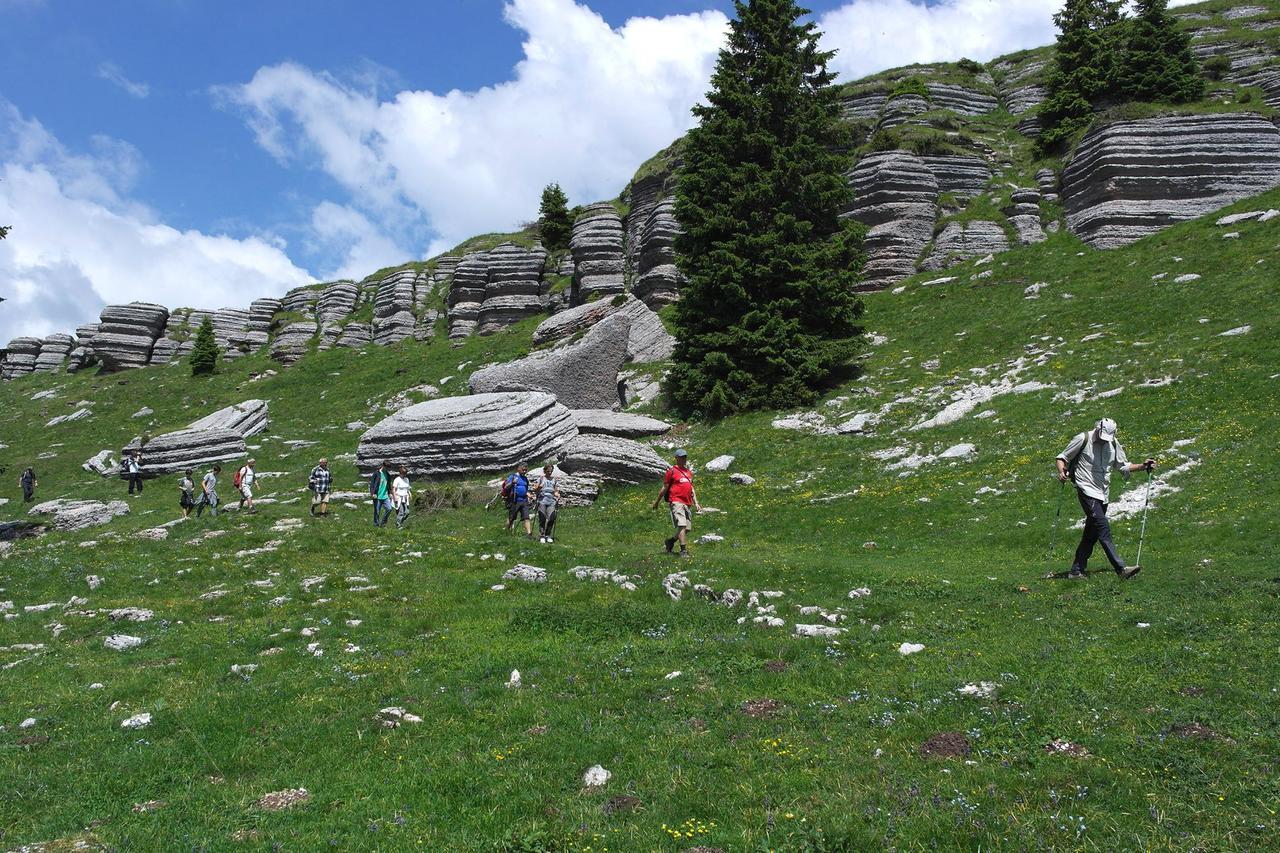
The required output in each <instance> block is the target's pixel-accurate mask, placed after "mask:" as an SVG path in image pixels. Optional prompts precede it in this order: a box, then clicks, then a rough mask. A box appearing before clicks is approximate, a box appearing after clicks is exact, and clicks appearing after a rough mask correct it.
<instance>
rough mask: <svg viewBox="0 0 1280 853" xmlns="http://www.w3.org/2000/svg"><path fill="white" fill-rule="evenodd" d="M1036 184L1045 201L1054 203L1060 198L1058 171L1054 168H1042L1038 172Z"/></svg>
mask: <svg viewBox="0 0 1280 853" xmlns="http://www.w3.org/2000/svg"><path fill="white" fill-rule="evenodd" d="M1036 186H1037V188H1039V190H1040V196H1041V198H1043V199H1044V200H1045V201H1047V202H1049V203H1051V204H1053V203H1056V202H1057V201H1058V200H1059V196H1058V173H1057V172H1055V171H1053V169H1041V170H1040V171H1038V172H1036Z"/></svg>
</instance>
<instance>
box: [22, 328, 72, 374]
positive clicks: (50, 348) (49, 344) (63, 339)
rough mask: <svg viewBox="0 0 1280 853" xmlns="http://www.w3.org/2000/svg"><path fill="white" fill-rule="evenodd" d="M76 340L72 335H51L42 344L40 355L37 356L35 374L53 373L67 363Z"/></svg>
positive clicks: (34, 367)
mask: <svg viewBox="0 0 1280 853" xmlns="http://www.w3.org/2000/svg"><path fill="white" fill-rule="evenodd" d="M75 343H76V341H75V338H73V337H71V336H70V335H64V334H56V335H50V336H49V337H47V338H45V339H44V340H43V341H41V342H40V354H39V355H38V356H36V363H35V365H34V366H33V368H32V369H33V371H34V372H35V373H53V372H54V371H56V370H59V369H60V368H61V367H62V365H63V364H64V363H65V362H66V360H67V356H68V355H69V354H70V353H71V350H72V349H74V348H75Z"/></svg>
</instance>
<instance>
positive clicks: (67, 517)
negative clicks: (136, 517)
mask: <svg viewBox="0 0 1280 853" xmlns="http://www.w3.org/2000/svg"><path fill="white" fill-rule="evenodd" d="M28 513H29V514H30V515H36V516H49V523H50V525H52V526H53V528H54V529H55V530H83V529H85V528H86V527H99V526H101V525H103V524H107V523H109V522H110V521H111V520H112V519H114V518H118V517H120V516H122V515H128V514H129V505H128V504H127V503H125V502H124V501H110V502H108V503H103V502H102V501H71V500H56V501H45V502H44V503H39V504H36V505H35V506H33V507H32V508H31V509H30V510H29V511H28Z"/></svg>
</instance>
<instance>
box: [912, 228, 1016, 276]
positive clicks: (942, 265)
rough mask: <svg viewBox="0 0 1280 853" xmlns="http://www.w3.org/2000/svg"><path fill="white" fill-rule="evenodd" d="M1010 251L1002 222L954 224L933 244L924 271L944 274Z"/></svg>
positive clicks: (922, 265)
mask: <svg viewBox="0 0 1280 853" xmlns="http://www.w3.org/2000/svg"><path fill="white" fill-rule="evenodd" d="M1008 248H1009V237H1008V235H1007V234H1005V233H1004V227H1003V226H1001V225H1000V223H998V222H990V221H987V220H977V221H974V222H965V223H960V222H952V223H950V224H948V225H947V227H945V228H943V229H942V233H941V234H939V235H938V236H937V238H936V239H935V240H934V241H933V251H932V252H931V253H930V254H929V257H928V258H927V259H926V260H925V262H924V263H923V264H921V269H925V270H941V269H946V268H947V267H949V266H954V265H955V264H958V263H960V262H961V261H965V260H968V259H969V258H981V257H984V256H986V255H990V254H993V253H995V252H1004V251H1007V250H1008Z"/></svg>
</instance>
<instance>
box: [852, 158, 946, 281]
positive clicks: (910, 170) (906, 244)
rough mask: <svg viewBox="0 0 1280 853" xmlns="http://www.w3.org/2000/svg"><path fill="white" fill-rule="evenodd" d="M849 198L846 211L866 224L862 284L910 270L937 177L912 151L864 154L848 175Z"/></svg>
mask: <svg viewBox="0 0 1280 853" xmlns="http://www.w3.org/2000/svg"><path fill="white" fill-rule="evenodd" d="M850 183H851V184H852V185H853V192H854V201H853V205H852V206H851V207H850V208H849V210H848V211H847V213H846V215H848V216H851V217H853V218H854V219H857V220H858V221H859V222H862V223H865V224H866V225H868V226H869V229H868V232H867V239H866V242H865V247H866V251H867V265H866V268H865V273H864V274H865V279H864V281H863V285H862V287H863V289H867V290H878V289H881V288H884V287H886V286H888V285H891V284H893V283H895V282H897V281H900V280H901V279H904V278H906V277H907V276H909V275H912V274H913V273H914V272H915V271H916V260H917V259H918V258H919V257H920V253H921V252H922V251H923V250H924V247H925V244H926V243H928V242H929V239H930V237H932V236H933V223H934V221H935V220H936V219H937V215H938V206H937V201H938V180H937V178H935V177H934V175H933V171H932V170H931V169H930V168H929V166H928V165H927V164H926V163H925V162H924V161H923V160H921V159H920V158H919V157H917V156H915V155H914V154H910V153H908V152H905V151H887V152H882V153H876V154H868V155H867V156H866V157H863V158H862V160H860V161H859V162H858V164H857V166H855V167H854V169H853V173H852V175H851V177H850Z"/></svg>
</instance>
